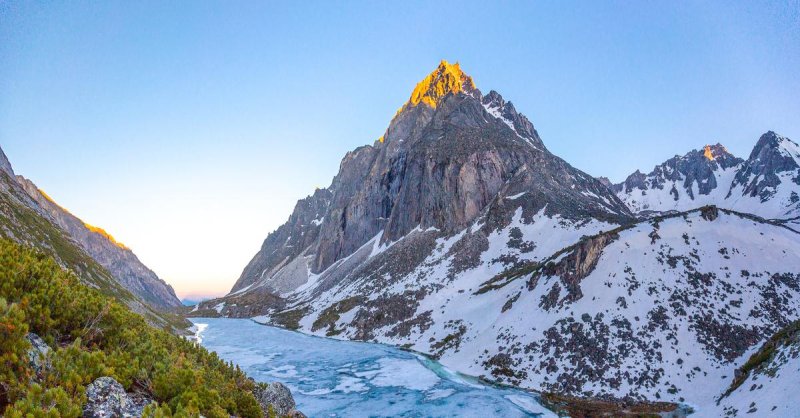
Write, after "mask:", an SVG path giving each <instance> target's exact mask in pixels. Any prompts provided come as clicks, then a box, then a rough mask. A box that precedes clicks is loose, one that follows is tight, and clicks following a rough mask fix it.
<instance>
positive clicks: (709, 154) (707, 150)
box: [703, 145, 714, 161]
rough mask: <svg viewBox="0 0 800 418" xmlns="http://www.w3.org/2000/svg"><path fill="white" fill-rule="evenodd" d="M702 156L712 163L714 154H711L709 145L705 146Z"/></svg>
mask: <svg viewBox="0 0 800 418" xmlns="http://www.w3.org/2000/svg"><path fill="white" fill-rule="evenodd" d="M703 156H705V157H706V158H708V159H709V160H711V161H714V153H712V152H711V145H706V146H705V148H704V149H703Z"/></svg>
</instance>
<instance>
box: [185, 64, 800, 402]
mask: <svg viewBox="0 0 800 418" xmlns="http://www.w3.org/2000/svg"><path fill="white" fill-rule="evenodd" d="M797 149H798V148H797V145H796V144H795V143H794V142H792V141H790V140H788V139H786V138H783V137H780V136H778V135H777V134H774V133H772V132H770V133H767V134H765V135H764V136H763V137H762V138H761V139H760V140H759V141H758V144H757V145H756V149H755V150H754V151H753V153H752V154H751V156H750V157H749V158H748V159H747V160H743V159H740V158H737V157H735V156H733V155H731V154H730V153H729V152H728V151H727V150H726V149H725V148H724V147H723V146H722V145H720V144H716V145H707V146H704V147H702V148H700V149H699V150H695V151H691V152H690V153H688V154H686V155H684V156H675V157H674V158H672V159H670V160H668V161H666V162H665V163H663V164H660V165H659V166H657V167H656V168H655V169H654V170H653V171H652V172H651V173H649V174H643V173H640V172H636V173H634V174H632V175H631V176H629V177H628V179H626V180H625V181H624V182H623V183H620V184H612V183H611V182H610V181H608V179H596V178H594V177H592V176H590V175H588V174H586V173H584V172H582V171H580V170H579V169H577V168H574V167H572V166H571V165H569V164H568V163H567V162H565V161H564V160H562V159H561V158H559V157H558V156H556V155H553V154H552V153H551V152H550V151H549V150H548V149H547V147H546V146H545V143H544V142H543V140H542V139H541V138H540V136H539V134H538V133H537V131H536V129H535V128H534V126H533V124H532V123H531V122H530V121H529V120H528V119H527V118H526V117H525V116H524V115H522V114H521V113H519V112H518V111H517V110H516V108H515V107H514V105H513V104H512V103H511V102H510V101H506V100H505V99H504V98H503V97H502V96H501V95H500V94H499V93H497V92H495V91H490V92H489V93H488V94H483V93H482V92H481V91H480V90H479V89H478V88H477V86H476V84H475V82H474V80H473V79H472V78H471V77H469V76H468V75H466V74H465V73H464V72H463V71H462V70H461V68H460V66H459V65H458V64H453V65H451V64H449V63H447V62H444V61H443V62H442V63H441V64H440V65H439V66H438V67H437V68H436V70H435V71H434V72H432V73H431V74H429V75H428V76H426V77H425V78H424V79H423V80H422V81H421V82H420V83H419V84H418V85H417V86H416V87H415V88H414V89H413V93H412V95H411V96H410V98H409V100H408V101H407V102H406V103H405V104H404V105H403V106H402V107H401V108H400V110H399V111H398V113H397V114H396V115H395V117H394V118H393V119H392V121H391V122H390V123H389V126H388V128H387V129H386V131H385V132H384V134H383V136H381V138H380V140H378V141H376V142H375V143H373V144H372V145H365V146H362V147H360V148H358V149H356V150H353V151H351V152H349V153H348V154H347V155H346V156H345V157H344V159H343V160H342V162H341V165H340V169H339V172H338V174H337V175H336V176H335V177H334V179H333V181H332V183H331V185H330V186H329V187H327V188H325V189H317V190H316V191H315V192H314V193H313V194H312V195H311V196H308V197H307V198H305V199H303V200H301V201H299V202H298V203H297V205H296V206H295V209H294V211H293V213H292V214H291V216H290V217H289V220H288V221H287V222H286V223H285V224H283V225H282V226H280V227H279V228H278V229H277V230H276V231H274V232H272V233H271V234H269V236H268V237H267V238H266V240H265V241H264V243H263V245H262V247H261V249H260V251H259V252H258V253H257V254H256V255H255V256H254V257H253V259H252V260H251V261H250V263H249V264H248V265H247V266H246V267H245V269H244V271H243V272H242V275H241V277H239V279H238V281H237V282H236V284H235V285H234V287H233V288H232V290H231V292H230V293H229V294H228V295H227V296H225V297H223V298H219V299H215V300H210V301H206V302H204V303H202V304H200V305H199V306H197V307H196V308H195V311H194V313H193V314H194V315H198V316H203V315H205V316H208V315H213V316H230V317H251V318H254V319H255V320H257V321H259V322H262V323H269V324H274V325H279V326H283V327H287V328H291V329H298V330H301V331H303V332H306V333H311V334H317V335H324V336H330V337H335V338H343V339H353V340H364V341H376V342H382V343H387V344H392V345H396V346H401V347H405V348H410V349H413V350H415V351H418V352H423V353H426V354H428V355H430V356H433V357H435V358H437V359H439V360H440V361H441V362H442V363H443V364H445V365H446V366H449V367H452V368H453V369H456V370H459V371H461V372H465V373H468V374H471V375H476V376H481V377H483V378H485V379H487V380H491V381H495V382H501V383H506V384H512V385H515V386H520V387H524V388H528V389H532V390H536V391H542V392H546V393H550V394H553V393H555V394H558V396H565V397H578V398H587V397H588V398H592V399H602V400H603V402H606V401H610V402H622V403H625V402H635V401H653V402H667V403H673V404H676V403H687V404H690V405H702V406H703V408H705V410H715V408H716V406H715V405H716V400H717V399H719V398H720V397H721V396H722V395H723V393H725V391H726V388H728V386H729V384H730V379H731V377H732V376H733V375H734V373H735V371H736V369H737V368H738V367H739V366H741V365H742V364H743V363H744V362H745V361H746V360H747V358H748V356H749V355H750V354H751V353H752V352H753V350H756V349H757V348H758V347H759V345H760V344H762V343H763V342H764V340H765V339H766V338H768V337H769V336H770V335H773V334H775V333H777V332H780V329H781V328H782V327H785V326H788V324H790V323H791V322H792V321H793V320H795V319H797V318H798V316H800V274H798V272H800V252H798V248H800V233H798V231H797V229H796V228H794V224H793V223H792V222H791V220H792V219H794V218H792V217H793V216H797V215H798V213H797V209H798V206H797V200H798V199H797V198H796V197H797V193H798V190H799V189H800V187H799V186H800V181H799V180H798V178H799V177H798V169H797V167H798V166H797V162H798V161H800V154H798V151H797ZM730 402H732V401H730Z"/></svg>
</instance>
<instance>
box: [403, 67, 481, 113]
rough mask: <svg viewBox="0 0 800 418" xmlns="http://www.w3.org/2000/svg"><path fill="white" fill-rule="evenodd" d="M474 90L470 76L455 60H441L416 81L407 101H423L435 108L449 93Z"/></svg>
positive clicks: (412, 103)
mask: <svg viewBox="0 0 800 418" xmlns="http://www.w3.org/2000/svg"><path fill="white" fill-rule="evenodd" d="M474 90H475V83H474V82H473V81H472V77H470V76H468V75H467V74H465V73H464V72H463V71H462V70H461V66H460V65H459V64H458V63H457V62H456V63H455V64H450V63H449V62H447V61H445V60H442V62H440V63H439V66H438V67H437V68H436V70H434V71H433V72H432V73H430V74H428V76H427V77H425V78H424V79H422V81H420V82H419V83H417V86H416V87H414V91H413V92H412V93H411V98H410V99H409V100H408V102H409V104H411V105H412V106H415V105H417V104H419V103H425V104H427V105H428V106H430V107H432V108H435V107H436V105H437V104H438V103H439V101H440V100H441V99H442V98H443V97H445V96H446V95H448V94H449V93H453V94H456V93H471V92H472V91H474Z"/></svg>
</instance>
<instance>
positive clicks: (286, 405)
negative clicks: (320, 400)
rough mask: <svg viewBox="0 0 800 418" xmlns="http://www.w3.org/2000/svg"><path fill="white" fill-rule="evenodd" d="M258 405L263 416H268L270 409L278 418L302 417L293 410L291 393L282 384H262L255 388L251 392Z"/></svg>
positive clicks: (293, 404) (293, 403)
mask: <svg viewBox="0 0 800 418" xmlns="http://www.w3.org/2000/svg"><path fill="white" fill-rule="evenodd" d="M253 395H255V397H256V400H257V401H258V404H259V405H261V409H263V410H264V414H265V415H266V416H269V411H270V409H271V410H272V412H274V413H275V415H277V416H279V417H284V416H291V417H304V416H305V415H303V414H302V413H301V412H299V411H297V410H296V409H295V406H296V404H295V402H294V397H292V392H290V391H289V388H287V387H286V385H284V384H283V383H279V382H272V383H266V384H265V383H262V384H259V385H257V386H256V389H255V390H254V391H253Z"/></svg>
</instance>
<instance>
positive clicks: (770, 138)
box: [610, 131, 800, 219]
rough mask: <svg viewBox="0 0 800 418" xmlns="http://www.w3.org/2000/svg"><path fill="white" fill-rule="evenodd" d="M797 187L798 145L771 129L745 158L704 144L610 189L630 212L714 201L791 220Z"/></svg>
mask: <svg viewBox="0 0 800 418" xmlns="http://www.w3.org/2000/svg"><path fill="white" fill-rule="evenodd" d="M709 155H711V156H712V157H713V158H708V156H709ZM799 185H800V146H798V145H797V144H796V143H794V142H793V141H791V140H790V139H788V138H785V137H782V136H780V135H778V134H776V133H775V132H773V131H769V132H766V133H764V134H763V135H761V137H760V138H759V139H758V141H757V142H756V144H755V146H754V147H753V150H752V151H751V153H750V156H749V157H748V158H747V159H746V160H744V159H741V158H738V157H735V156H733V155H732V154H730V153H729V152H728V151H727V150H726V149H725V147H723V146H722V145H720V144H719V143H717V144H716V145H706V146H705V147H703V148H702V149H696V150H692V151H689V152H688V153H687V154H685V155H683V156H677V155H676V156H675V157H672V158H670V159H668V160H666V161H665V162H664V163H661V164H659V165H657V166H655V168H654V169H653V171H651V172H650V173H648V174H644V173H642V172H640V171H639V170H636V171H635V172H634V173H633V174H631V175H630V176H628V177H627V178H626V179H625V180H624V181H623V182H621V183H617V184H612V185H610V187H611V189H612V190H613V191H614V192H615V193H616V194H617V197H619V198H620V199H621V200H622V201H624V202H625V203H626V204H627V205H628V207H629V208H630V209H631V210H632V211H634V212H636V213H641V214H644V215H647V214H649V213H654V212H655V213H658V212H665V211H670V210H687V209H689V208H692V207H697V206H702V205H705V204H715V205H718V206H720V207H727V208H730V209H735V210H740V211H744V212H748V213H754V214H757V215H760V216H762V217H765V218H773V219H789V218H794V217H797V216H800V196H798V191H800V188H798V187H797V186H799Z"/></svg>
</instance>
